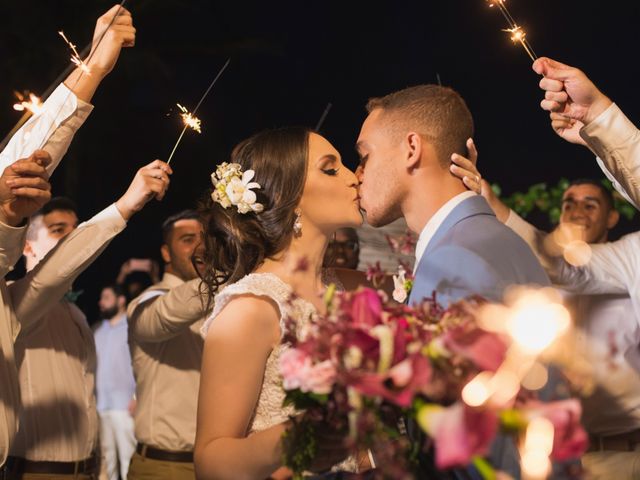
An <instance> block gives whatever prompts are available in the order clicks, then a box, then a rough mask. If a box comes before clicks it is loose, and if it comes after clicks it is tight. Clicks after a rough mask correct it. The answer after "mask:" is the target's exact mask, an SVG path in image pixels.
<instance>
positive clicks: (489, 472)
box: [471, 457, 497, 480]
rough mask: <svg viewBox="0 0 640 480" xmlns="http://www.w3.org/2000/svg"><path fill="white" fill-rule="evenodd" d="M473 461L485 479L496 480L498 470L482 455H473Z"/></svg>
mask: <svg viewBox="0 0 640 480" xmlns="http://www.w3.org/2000/svg"><path fill="white" fill-rule="evenodd" d="M471 463H472V464H473V466H474V467H476V469H477V470H478V472H480V475H482V478H483V479H484V480H496V478H497V476H496V471H495V470H494V469H493V467H492V466H491V464H490V463H489V462H487V461H486V460H485V459H484V458H482V457H473V459H472V460H471Z"/></svg>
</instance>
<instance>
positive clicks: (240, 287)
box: [201, 273, 357, 472]
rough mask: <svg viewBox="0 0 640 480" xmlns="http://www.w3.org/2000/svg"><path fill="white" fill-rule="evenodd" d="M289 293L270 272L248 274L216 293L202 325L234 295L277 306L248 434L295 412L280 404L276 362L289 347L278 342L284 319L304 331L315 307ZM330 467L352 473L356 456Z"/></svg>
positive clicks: (281, 391) (282, 393) (281, 396)
mask: <svg viewBox="0 0 640 480" xmlns="http://www.w3.org/2000/svg"><path fill="white" fill-rule="evenodd" d="M325 279H326V280H330V281H332V282H334V283H337V282H336V280H334V279H333V278H331V279H329V278H328V275H325ZM291 293H292V289H291V286H290V285H288V284H287V283H285V282H283V281H282V280H281V279H280V278H279V277H277V276H276V275H274V274H271V273H252V274H249V275H247V276H245V277H243V278H242V279H240V280H238V281H237V282H236V283H233V284H231V285H227V286H226V287H225V288H224V289H222V290H221V291H220V292H219V293H218V294H217V295H216V297H215V305H214V308H213V312H212V313H211V316H210V317H209V318H208V319H207V321H206V322H205V323H204V325H203V326H202V330H201V332H202V335H203V336H206V335H207V331H208V330H209V326H210V325H211V322H214V321H215V318H216V316H217V315H218V314H219V313H220V312H221V311H222V309H223V308H224V307H225V306H226V305H227V303H229V302H230V301H231V300H232V299H233V298H234V297H236V296H238V295H247V294H249V295H255V296H258V297H268V298H270V299H272V300H273V301H274V302H275V303H276V304H277V305H278V308H279V310H280V312H279V313H280V332H281V337H280V339H281V341H280V343H279V344H278V345H277V346H276V347H275V348H274V349H273V350H272V351H271V354H270V355H269V358H268V359H267V365H266V367H265V372H264V378H263V380H262V389H261V390H260V396H259V398H258V402H257V404H256V408H255V411H254V412H253V416H252V419H251V421H250V423H249V430H248V432H247V434H248V435H251V434H252V433H254V432H259V431H261V430H265V429H267V428H269V427H272V426H274V425H277V424H279V423H282V422H285V421H287V420H288V419H289V417H290V416H292V415H294V414H295V413H296V411H295V410H294V409H293V407H291V406H287V407H283V406H282V401H283V400H284V397H285V391H284V389H283V387H282V376H281V375H280V372H279V369H278V362H279V358H280V355H281V354H282V352H283V351H284V350H285V349H287V348H289V347H288V345H287V344H285V343H283V342H282V335H284V332H285V319H286V318H292V319H294V320H295V321H296V323H297V325H298V328H299V330H304V328H305V326H307V325H308V323H309V321H310V319H311V318H312V317H313V315H316V314H317V310H316V309H315V307H314V306H313V305H312V304H311V303H309V302H308V301H306V300H304V299H302V298H299V297H295V298H293V299H292V296H291ZM332 470H333V471H337V470H339V471H344V472H356V471H357V462H356V459H355V458H353V457H349V458H347V459H346V460H345V461H344V462H342V463H340V464H338V465H336V466H334V467H333V468H332Z"/></svg>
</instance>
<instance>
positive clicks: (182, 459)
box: [136, 443, 193, 463]
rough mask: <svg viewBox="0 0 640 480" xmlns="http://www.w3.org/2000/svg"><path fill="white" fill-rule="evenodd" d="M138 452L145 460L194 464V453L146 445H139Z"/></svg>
mask: <svg viewBox="0 0 640 480" xmlns="http://www.w3.org/2000/svg"><path fill="white" fill-rule="evenodd" d="M136 452H138V454H139V455H141V456H142V457H144V458H150V459H152V460H162V461H164V462H179V463H193V452H173V451H170V450H161V449H160V448H155V447H152V446H150V445H145V444H144V443H139V444H138V446H137V447H136Z"/></svg>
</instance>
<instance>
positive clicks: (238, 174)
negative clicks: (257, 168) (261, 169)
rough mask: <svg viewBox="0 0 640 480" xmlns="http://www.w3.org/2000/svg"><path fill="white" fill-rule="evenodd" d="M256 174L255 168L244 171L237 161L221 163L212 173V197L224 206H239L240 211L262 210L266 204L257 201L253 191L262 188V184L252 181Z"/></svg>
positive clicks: (256, 211) (257, 211)
mask: <svg viewBox="0 0 640 480" xmlns="http://www.w3.org/2000/svg"><path fill="white" fill-rule="evenodd" d="M255 174H256V172H254V171H253V170H247V171H245V172H243V171H242V167H241V166H240V165H239V164H237V163H227V162H224V163H221V164H220V165H218V167H217V168H216V171H215V172H213V173H212V174H211V183H212V184H213V192H212V193H211V199H212V200H213V201H214V202H217V203H219V204H220V205H222V206H223V207H224V208H229V207H231V206H234V207H237V208H238V212H239V213H249V212H255V213H260V212H262V211H263V210H264V205H262V204H261V203H257V202H256V200H257V197H256V193H255V192H254V191H253V189H256V188H260V184H258V183H256V182H252V181H251V180H252V179H253V177H254V176H255Z"/></svg>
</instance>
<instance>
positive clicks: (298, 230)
mask: <svg viewBox="0 0 640 480" xmlns="http://www.w3.org/2000/svg"><path fill="white" fill-rule="evenodd" d="M294 213H295V214H296V218H295V220H294V221H293V233H294V235H295V236H296V237H300V236H301V235H302V218H301V217H302V210H300V209H299V208H296V210H295V212H294Z"/></svg>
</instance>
